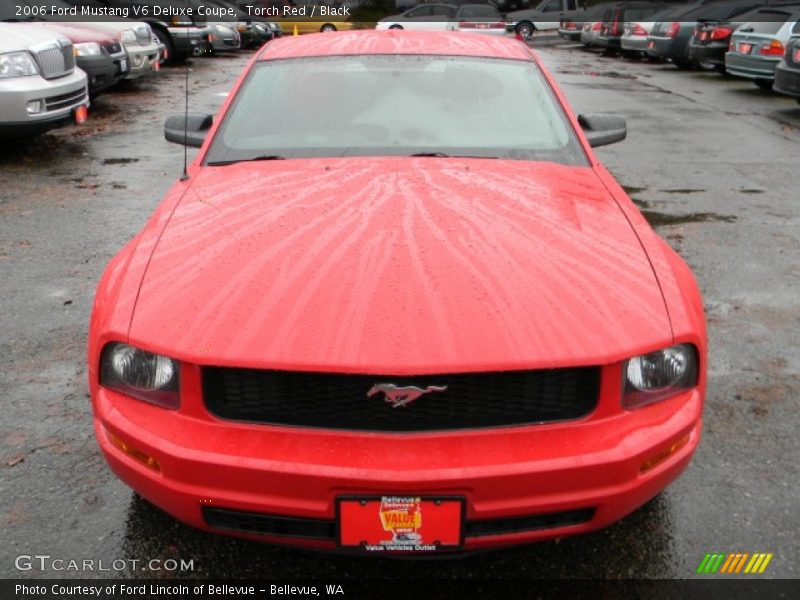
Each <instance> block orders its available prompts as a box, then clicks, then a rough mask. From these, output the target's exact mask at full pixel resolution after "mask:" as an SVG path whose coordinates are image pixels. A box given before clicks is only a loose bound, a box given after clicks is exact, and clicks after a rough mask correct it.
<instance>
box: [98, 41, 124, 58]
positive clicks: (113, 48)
mask: <svg viewBox="0 0 800 600" xmlns="http://www.w3.org/2000/svg"><path fill="white" fill-rule="evenodd" d="M103 48H104V49H105V51H106V52H108V53H109V54H111V55H114V54H119V53H121V52H122V44H120V43H118V42H113V43H111V44H106V45H105V46H103Z"/></svg>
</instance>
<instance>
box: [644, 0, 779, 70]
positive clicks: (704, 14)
mask: <svg viewBox="0 0 800 600" xmlns="http://www.w3.org/2000/svg"><path fill="white" fill-rule="evenodd" d="M764 2H765V0H721V1H718V2H704V3H703V4H701V5H699V6H698V5H694V6H690V7H686V6H684V7H680V8H676V9H675V10H673V11H672V12H669V13H667V14H666V15H663V16H662V19H661V20H660V21H659V22H658V23H656V24H655V25H653V29H652V30H651V31H650V35H649V36H648V37H647V50H646V51H647V54H648V56H651V57H655V58H661V59H664V60H671V61H672V63H673V64H674V65H676V66H678V67H689V66H691V65H692V64H693V63H692V60H691V59H690V58H689V42H690V41H691V40H692V38H693V37H694V33H695V30H696V28H697V23H698V22H700V21H727V20H729V19H732V18H734V17H736V16H737V15H741V14H743V13H746V12H747V11H750V10H753V8H755V7H756V6H758V5H759V4H764Z"/></svg>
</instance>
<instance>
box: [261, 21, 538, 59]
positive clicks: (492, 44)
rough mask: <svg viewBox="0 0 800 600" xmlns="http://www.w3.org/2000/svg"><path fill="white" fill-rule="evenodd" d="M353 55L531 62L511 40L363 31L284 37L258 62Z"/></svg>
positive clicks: (522, 46) (269, 46) (440, 33)
mask: <svg viewBox="0 0 800 600" xmlns="http://www.w3.org/2000/svg"><path fill="white" fill-rule="evenodd" d="M356 54H431V55H449V56H472V57H486V58H505V59H513V60H534V58H533V55H532V53H531V52H530V50H528V47H527V46H526V45H525V44H524V43H522V42H520V41H517V40H514V39H511V38H506V37H499V36H488V35H487V36H483V35H464V34H454V33H453V32H448V31H406V30H403V29H388V30H380V31H379V30H375V29H363V30H357V31H339V32H335V33H311V34H307V35H301V36H284V37H281V38H278V39H276V40H273V41H272V42H270V43H269V44H267V45H266V46H265V47H264V50H262V52H261V54H260V55H259V60H279V59H287V58H302V57H315V56H329V55H340V56H342V55H349V56H352V55H356Z"/></svg>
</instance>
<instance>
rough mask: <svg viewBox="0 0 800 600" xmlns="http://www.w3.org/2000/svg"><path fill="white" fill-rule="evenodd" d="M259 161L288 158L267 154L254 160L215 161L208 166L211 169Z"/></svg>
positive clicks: (255, 157)
mask: <svg viewBox="0 0 800 600" xmlns="http://www.w3.org/2000/svg"><path fill="white" fill-rule="evenodd" d="M258 160H286V157H285V156H278V155H277V154H265V155H264V156H254V157H253V158H237V159H235V160H215V161H212V162H209V163H206V164H207V165H208V166H209V167H222V166H225V165H233V164H236V163H240V162H255V161H258Z"/></svg>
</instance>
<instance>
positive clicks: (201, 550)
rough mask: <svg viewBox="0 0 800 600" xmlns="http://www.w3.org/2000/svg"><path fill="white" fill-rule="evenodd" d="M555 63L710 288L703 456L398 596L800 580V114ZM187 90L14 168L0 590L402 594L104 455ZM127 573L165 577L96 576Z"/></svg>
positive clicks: (662, 81) (567, 60)
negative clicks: (112, 275) (607, 115)
mask: <svg viewBox="0 0 800 600" xmlns="http://www.w3.org/2000/svg"><path fill="white" fill-rule="evenodd" d="M539 51H540V55H541V57H542V58H543V60H544V62H545V64H546V65H547V67H548V68H549V69H550V70H551V72H552V73H553V75H554V76H555V79H556V81H557V82H558V83H559V84H560V85H561V87H562V89H563V91H564V92H565V93H566V96H567V99H568V101H569V102H570V103H571V104H572V106H573V108H574V109H575V111H576V112H615V113H619V114H621V115H623V116H624V117H626V118H627V119H628V140H627V141H626V142H624V143H622V144H618V145H614V146H610V147H608V148H602V149H599V150H598V155H599V156H600V158H601V160H603V161H604V163H605V164H606V166H607V167H608V168H609V170H610V171H611V172H612V173H613V174H614V176H615V177H616V178H617V179H618V180H619V181H620V182H621V183H622V184H623V185H624V186H625V187H626V189H627V191H628V193H629V195H630V196H631V197H632V198H633V200H634V201H635V202H636V203H637V205H638V206H639V207H640V208H641V210H642V212H643V213H644V214H645V216H646V217H647V218H648V220H649V221H650V222H651V223H652V224H653V225H654V226H655V227H656V229H657V231H658V232H659V233H660V234H661V235H662V236H663V237H665V238H666V239H667V240H668V241H669V243H670V244H671V245H672V246H673V247H674V248H675V249H676V250H677V251H678V252H679V253H680V254H681V255H682V256H683V257H684V258H685V259H686V260H687V261H688V263H689V264H690V266H691V267H692V269H693V271H694V273H695V274H696V277H697V279H698V281H699V284H700V288H701V290H702V292H703V295H704V302H705V308H706V316H707V320H708V328H709V342H710V350H709V361H710V364H709V386H708V396H707V404H706V410H705V416H704V429H703V434H704V439H703V442H702V443H701V445H700V448H699V450H698V452H697V454H696V456H695V458H694V460H693V463H692V465H691V466H690V467H689V469H688V470H687V472H686V473H685V474H684V475H683V476H682V477H681V478H680V479H679V480H678V481H677V482H676V483H675V484H674V485H672V486H671V487H670V488H669V489H668V490H667V491H666V492H664V493H663V494H662V495H661V496H659V497H657V498H656V499H655V500H653V501H652V502H650V503H649V504H647V505H646V506H645V507H643V508H642V509H641V510H639V511H637V512H636V513H634V514H633V515H631V516H629V517H628V518H626V519H624V520H623V521H622V522H620V523H618V524H616V525H614V526H612V527H609V528H607V529H605V530H603V531H600V532H597V533H594V534H591V535H587V536H582V537H576V538H570V539H565V540H562V541H559V542H547V543H541V544H538V545H533V546H527V547H521V548H514V549H511V550H502V551H496V552H489V553H484V554H477V555H471V556H467V557H462V558H457V559H446V560H436V561H421V562H418V563H416V564H415V565H414V567H413V568H404V569H402V576H403V577H404V578H416V577H420V578H439V579H445V578H451V579H463V578H487V577H488V578H494V577H497V578H526V577H543V576H544V577H598V578H602V577H609V578H614V577H636V578H647V577H674V578H684V577H691V576H693V575H694V573H695V570H696V568H697V566H698V564H699V563H700V561H701V560H702V558H703V556H704V554H705V553H707V552H771V553H774V558H773V560H772V563H771V564H770V568H769V569H768V570H767V571H766V573H765V574H764V576H767V577H775V578H778V577H781V578H786V577H797V576H798V570H797V564H798V560H797V559H798V555H800V541H798V539H797V535H796V532H797V506H798V503H797V499H796V494H797V489H799V488H800V476H798V465H797V460H796V456H797V422H798V417H797V415H798V414H800V326H798V325H800V300H799V299H800V202H798V198H800V172H798V154H800V105H798V104H797V103H796V102H795V101H794V100H793V99H791V98H788V97H782V96H778V95H776V94H772V93H770V92H766V91H764V90H761V89H759V88H757V87H756V86H754V85H752V83H749V82H747V81H743V80H736V79H732V78H725V77H722V76H720V75H718V74H716V73H705V72H687V71H679V70H677V69H676V68H675V67H673V66H671V65H669V64H651V63H649V62H647V61H626V60H623V59H619V58H610V57H605V56H602V55H600V54H598V53H596V52H589V51H586V50H583V49H581V48H578V47H577V46H574V45H570V44H566V43H557V44H553V45H546V46H542V47H541V48H540V49H539ZM248 58H249V54H241V55H237V56H232V57H217V58H216V59H214V60H213V61H211V60H196V61H194V62H193V64H192V65H191V67H192V72H191V75H190V83H191V100H190V103H191V110H193V111H197V112H203V111H206V110H208V111H211V110H213V109H215V108H216V107H217V106H219V105H220V104H221V102H222V101H223V99H224V96H225V93H226V92H227V90H228V89H229V87H230V85H231V84H232V82H233V81H234V79H235V77H236V76H237V75H238V73H239V72H240V71H241V69H242V68H243V67H244V65H245V64H246V61H247V60H248ZM183 78H184V70H183V68H182V67H172V68H167V69H165V70H164V71H163V72H161V73H160V74H159V75H158V76H157V77H155V78H151V79H148V80H145V81H141V82H133V83H130V84H127V85H124V86H122V87H121V88H120V89H119V90H117V91H114V92H113V93H109V94H106V95H103V96H101V97H99V98H98V99H97V100H96V101H95V102H94V103H93V106H92V110H91V112H90V119H89V122H88V123H87V124H85V125H83V126H74V127H68V128H65V129H62V130H58V131H55V132H52V133H50V134H47V135H44V136H42V137H40V138H38V139H35V140H33V141H29V142H24V143H20V142H17V143H13V144H12V143H6V144H5V145H4V146H3V147H2V149H0V286H2V306H3V309H2V311H0V332H2V335H0V390H1V393H0V397H1V398H2V403H3V407H4V410H5V416H4V418H3V419H2V422H1V423H0V507H1V508H0V529H1V530H2V531H3V536H2V537H3V541H4V544H3V545H2V549H0V576H3V577H19V576H23V577H46V576H50V577H53V576H73V577H77V576H83V575H86V573H74V572H60V573H53V572H52V571H41V570H39V569H36V568H34V569H32V570H30V571H23V572H21V571H18V570H17V568H15V566H14V563H15V557H17V556H18V555H21V554H49V555H52V556H53V557H64V558H73V557H76V558H96V559H99V558H106V559H108V560H114V559H136V560H142V561H146V560H150V559H153V558H161V559H165V558H175V559H184V560H192V561H193V565H194V569H193V570H191V571H187V572H181V573H180V576H182V577H207V576H217V577H228V578H235V577H259V576H269V577H272V578H302V577H325V578H346V577H371V578H381V577H390V576H391V577H395V576H397V574H398V572H397V570H395V569H391V568H387V564H388V562H387V560H386V559H374V558H351V557H344V556H337V555H328V554H320V553H313V552H304V551H299V550H294V549H291V550H290V549H283V548H278V547H273V546H263V545H259V544H256V543H251V542H242V541H238V540H233V539H227V538H224V537H217V536H211V535H207V534H204V533H200V532H197V531H194V530H192V529H190V528H188V527H186V526H183V525H181V524H180V523H178V522H176V521H175V520H174V519H172V518H171V517H169V516H166V515H165V514H163V513H161V512H160V511H159V510H157V509H155V508H153V507H151V506H150V505H149V504H147V503H146V502H145V501H143V500H141V499H139V498H138V497H136V496H134V495H133V494H132V492H131V491H130V490H129V489H128V488H126V487H125V486H124V485H123V484H122V483H121V482H120V481H118V480H117V479H116V477H114V475H113V474H112V473H111V472H110V471H109V469H108V468H107V466H106V463H105V461H104V460H103V458H102V456H101V454H100V451H99V449H98V448H97V445H96V442H95V440H94V432H93V430H92V418H91V410H90V404H89V399H88V392H87V384H86V365H85V340H86V336H87V326H88V318H89V312H90V310H91V305H92V300H93V294H94V288H95V285H96V283H97V280H98V278H99V276H100V273H101V272H102V269H103V267H104V266H105V264H106V263H107V262H108V260H109V259H110V258H111V256H112V255H113V254H114V253H115V252H116V251H117V250H118V249H119V248H121V247H122V245H123V244H124V243H125V242H127V241H128V240H129V239H131V237H132V236H133V235H134V234H135V233H136V232H137V231H138V230H139V229H140V228H141V227H142V225H143V224H144V222H145V221H146V219H147V218H148V216H149V215H150V214H151V213H152V211H153V209H154V208H155V207H156V205H157V204H158V202H159V200H160V198H161V197H162V195H163V194H164V193H165V191H166V190H167V189H168V187H169V186H170V184H171V183H172V182H173V181H174V179H176V178H177V177H178V176H179V175H180V173H181V170H182V161H183V151H182V148H181V147H179V146H175V145H171V144H168V143H167V142H166V141H164V138H163V122H164V118H165V116H166V115H168V114H170V113H174V112H178V111H180V109H181V107H182V106H183ZM190 157H191V152H190ZM298 185H302V183H301V182H298ZM254 193H258V190H255V191H254ZM263 193H264V201H265V202H268V201H269V193H268V190H263ZM391 564H397V563H396V561H395V562H393V563H391ZM116 574H119V575H122V576H126V577H151V576H154V573H153V572H152V571H147V570H144V571H143V570H140V569H133V568H131V567H126V568H125V569H123V570H121V571H120V572H119V573H117V572H112V573H107V572H105V573H100V572H98V573H96V575H97V576H109V575H116ZM155 576H160V575H159V574H155Z"/></svg>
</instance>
